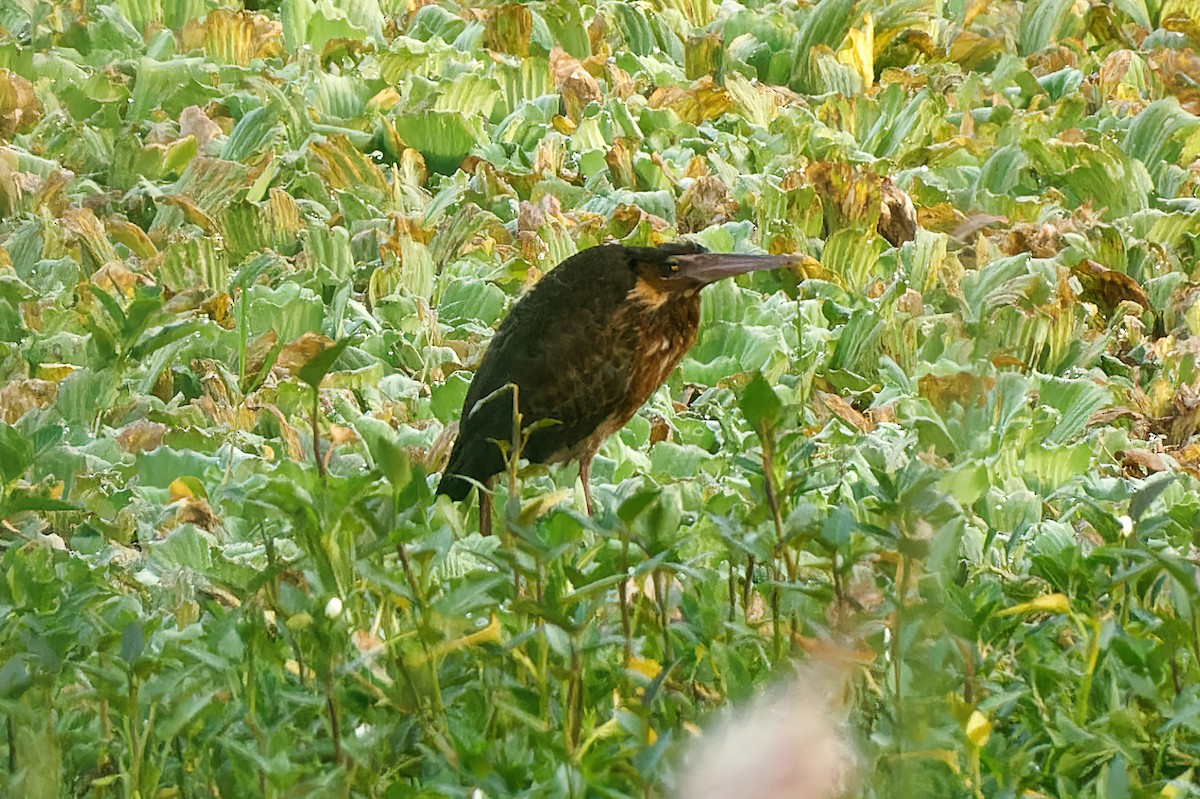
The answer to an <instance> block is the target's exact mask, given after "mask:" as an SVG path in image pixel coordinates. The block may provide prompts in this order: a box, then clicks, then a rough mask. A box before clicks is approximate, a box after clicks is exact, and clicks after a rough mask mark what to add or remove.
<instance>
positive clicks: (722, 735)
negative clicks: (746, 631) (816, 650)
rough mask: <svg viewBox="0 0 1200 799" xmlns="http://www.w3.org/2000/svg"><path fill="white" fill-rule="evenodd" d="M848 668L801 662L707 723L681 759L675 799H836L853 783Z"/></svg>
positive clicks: (855, 783) (855, 776)
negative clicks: (764, 689) (793, 671)
mask: <svg viewBox="0 0 1200 799" xmlns="http://www.w3.org/2000/svg"><path fill="white" fill-rule="evenodd" d="M849 679H850V675H849V669H847V668H846V667H844V666H836V665H831V664H827V663H826V664H822V663H817V664H808V665H805V666H802V667H800V668H798V669H797V674H796V676H794V677H790V678H788V679H787V680H785V681H783V682H781V683H780V684H778V685H776V686H774V687H772V688H770V689H768V691H767V692H766V693H765V694H764V695H763V696H760V697H758V698H757V699H755V700H754V701H752V702H750V703H749V704H748V705H747V706H745V707H743V708H741V709H739V710H735V711H733V712H731V713H726V715H725V718H724V719H723V720H718V721H716V722H715V724H712V725H710V728H709V729H708V731H706V732H705V734H704V735H703V737H701V738H700V739H699V740H698V741H697V742H696V743H695V744H694V745H693V746H692V748H691V750H690V751H689V752H688V754H687V755H686V757H685V758H684V761H683V763H682V764H681V766H682V771H683V773H682V775H681V779H680V788H679V792H678V794H677V796H678V798H679V799H730V797H755V799H841V798H842V797H847V796H850V795H851V794H852V793H853V792H854V791H855V790H856V789H857V788H858V785H859V756H858V751H857V750H856V749H855V747H854V745H853V743H852V742H851V735H850V729H849V724H848V721H847V719H846V712H847V709H848V707H847V702H846V697H847V695H848V692H849V685H850V683H849Z"/></svg>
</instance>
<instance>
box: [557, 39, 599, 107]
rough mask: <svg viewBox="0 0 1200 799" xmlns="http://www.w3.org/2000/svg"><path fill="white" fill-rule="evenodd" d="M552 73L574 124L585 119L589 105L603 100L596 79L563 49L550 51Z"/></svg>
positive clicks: (558, 48) (564, 105)
mask: <svg viewBox="0 0 1200 799" xmlns="http://www.w3.org/2000/svg"><path fill="white" fill-rule="evenodd" d="M550 73H551V74H552V75H553V76H554V85H555V86H556V87H557V88H558V93H559V95H561V96H562V100H563V109H564V111H565V112H566V115H567V117H569V118H570V119H571V120H572V121H573V122H576V123H577V122H579V120H580V119H581V118H582V117H583V109H584V108H586V107H587V105H588V103H592V102H600V101H601V100H602V99H603V96H602V94H601V93H600V84H599V83H597V82H596V79H595V78H593V77H592V76H591V75H590V74H589V73H588V71H587V70H586V69H584V66H583V64H582V63H580V61H579V59H577V58H575V57H574V56H572V55H571V54H570V53H568V52H567V51H566V50H563V49H562V48H561V47H555V48H554V49H553V50H551V51H550Z"/></svg>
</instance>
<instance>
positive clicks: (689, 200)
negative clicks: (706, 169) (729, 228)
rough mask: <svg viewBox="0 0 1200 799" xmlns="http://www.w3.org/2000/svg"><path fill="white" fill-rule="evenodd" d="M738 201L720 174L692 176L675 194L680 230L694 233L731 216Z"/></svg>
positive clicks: (725, 220) (736, 209)
mask: <svg viewBox="0 0 1200 799" xmlns="http://www.w3.org/2000/svg"><path fill="white" fill-rule="evenodd" d="M737 211H738V204H737V202H736V201H735V200H734V199H733V195H732V194H731V193H730V191H729V187H728V186H726V185H725V184H724V183H723V182H722V181H721V179H720V178H718V177H716V176H714V175H705V176H703V177H699V178H696V179H695V180H693V181H692V183H691V185H689V186H688V187H687V189H686V190H685V191H684V192H683V195H682V196H681V197H680V198H679V202H678V204H677V210H676V222H677V224H678V225H679V232H680V233H695V232H698V231H701V230H704V229H705V228H708V227H712V226H713V225H719V224H721V223H723V222H727V221H729V220H730V219H733V218H734V216H735V215H736V214H737Z"/></svg>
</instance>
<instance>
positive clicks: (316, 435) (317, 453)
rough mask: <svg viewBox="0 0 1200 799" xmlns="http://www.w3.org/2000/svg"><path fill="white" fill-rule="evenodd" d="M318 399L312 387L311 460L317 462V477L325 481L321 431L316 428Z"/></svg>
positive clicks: (318, 407) (314, 388) (315, 390)
mask: <svg viewBox="0 0 1200 799" xmlns="http://www.w3.org/2000/svg"><path fill="white" fill-rule="evenodd" d="M320 407H321V405H320V397H319V395H318V392H317V387H316V386H313V401H312V440H313V460H315V461H316V462H317V475H318V476H319V477H320V478H321V479H322V480H324V479H325V463H324V462H323V461H322V460H321V430H320V428H319V427H318V426H317V411H318V410H320Z"/></svg>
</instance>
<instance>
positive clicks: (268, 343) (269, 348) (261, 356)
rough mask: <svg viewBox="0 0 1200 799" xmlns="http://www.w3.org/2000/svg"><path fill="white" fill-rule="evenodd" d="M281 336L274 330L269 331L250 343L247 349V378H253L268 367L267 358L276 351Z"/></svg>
mask: <svg viewBox="0 0 1200 799" xmlns="http://www.w3.org/2000/svg"><path fill="white" fill-rule="evenodd" d="M278 340H279V336H278V335H276V333H275V331H274V330H268V331H267V332H265V333H263V334H262V335H261V336H259V337H258V338H256V339H254V340H253V341H251V342H250V344H249V346H247V347H246V376H247V377H252V376H254V375H256V374H258V373H259V372H261V371H262V370H263V367H264V366H266V365H267V358H269V357H270V355H271V353H272V352H274V351H275V344H276V342H278Z"/></svg>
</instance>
